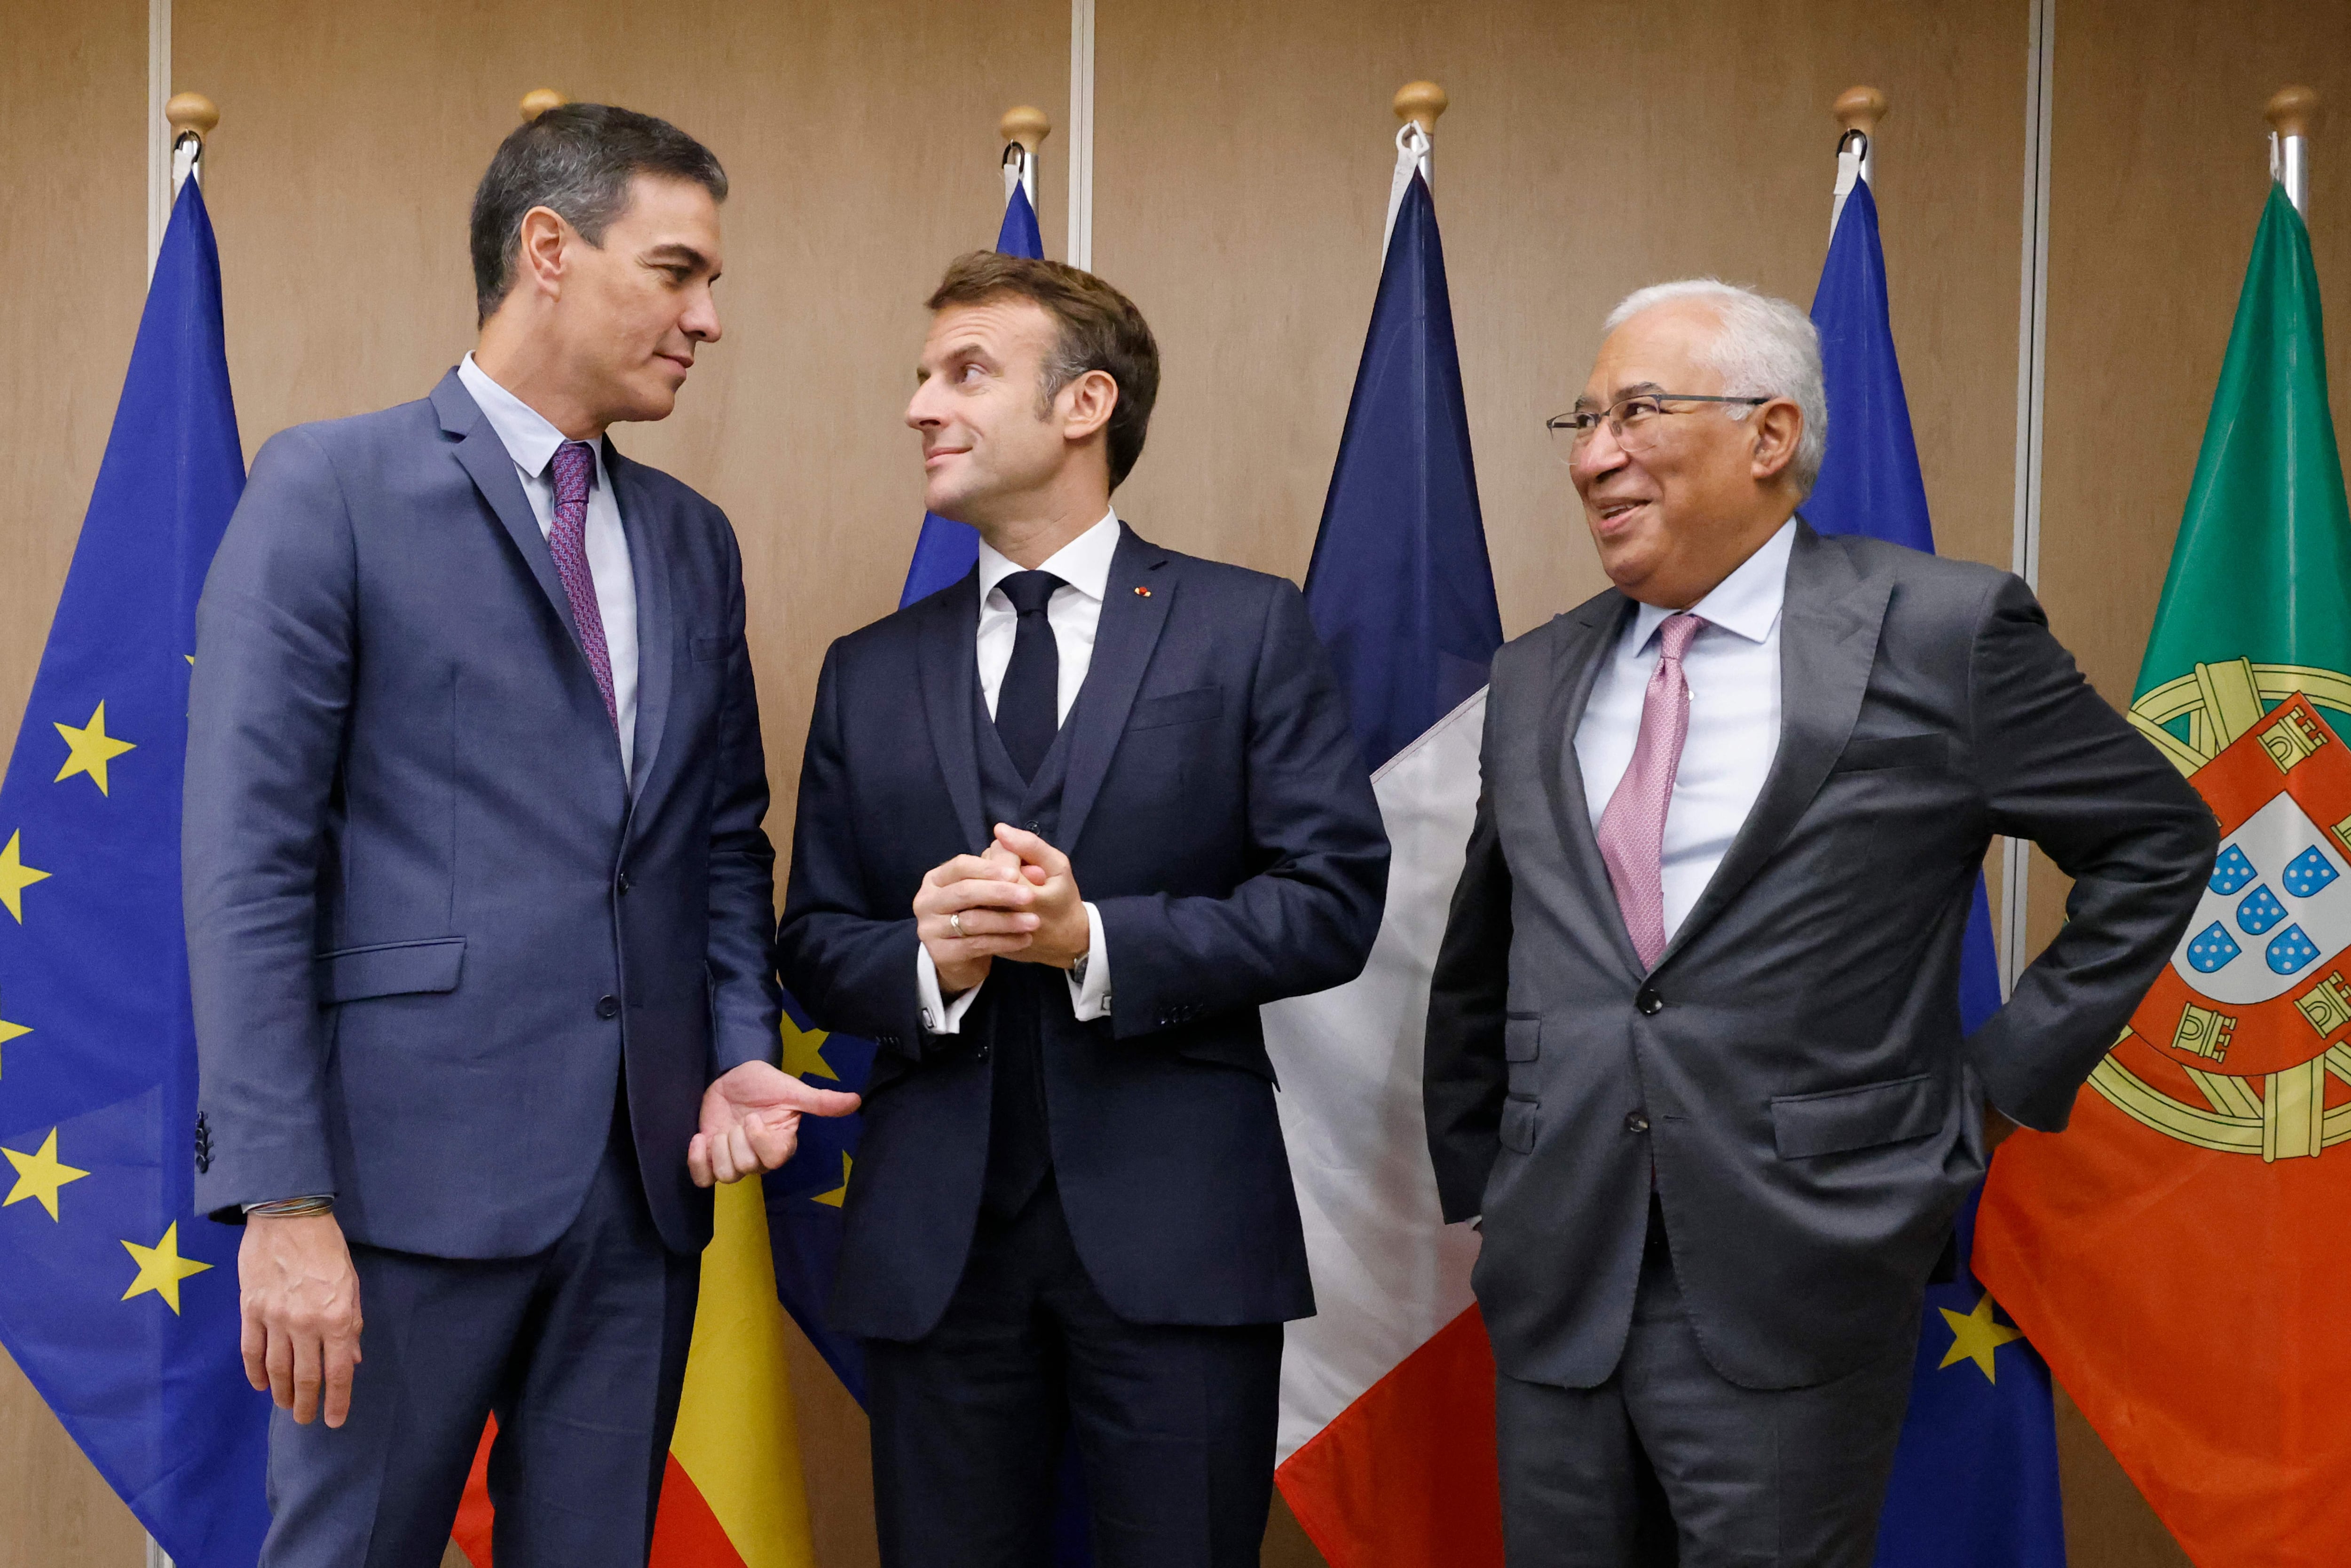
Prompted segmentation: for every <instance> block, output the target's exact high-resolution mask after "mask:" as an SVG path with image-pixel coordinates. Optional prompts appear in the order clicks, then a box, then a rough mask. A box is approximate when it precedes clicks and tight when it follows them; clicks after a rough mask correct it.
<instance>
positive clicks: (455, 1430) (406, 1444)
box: [260, 1246, 538, 1568]
mask: <svg viewBox="0 0 2351 1568" xmlns="http://www.w3.org/2000/svg"><path fill="white" fill-rule="evenodd" d="M351 1265H352V1268H353V1269H354V1270H355V1271H356V1272H357V1273H358V1275H359V1281H360V1315H361V1318H362V1320H363V1323H364V1326H363V1327H362V1328H361V1330H360V1357H361V1359H360V1364H359V1368H358V1370H357V1373H356V1375H354V1377H353V1379H352V1385H351V1409H350V1418H349V1419H348V1420H346V1421H345V1422H344V1423H343V1425H342V1426H341V1427H328V1426H327V1425H326V1423H325V1422H324V1421H323V1420H320V1421H316V1422H313V1423H311V1424H310V1425H308V1426H307V1427H306V1426H298V1425H297V1424H296V1423H295V1421H294V1418H293V1417H292V1416H289V1415H287V1413H286V1412H285V1411H283V1410H278V1411H275V1412H273V1413H272V1414H271V1416H270V1428H269V1470H268V1492H269V1511H270V1525H269V1533H268V1536H267V1538H266V1541H265V1542H264V1544H263V1546H262V1551H261V1559H260V1563H261V1568H437V1564H438V1563H440V1561H441V1555H442V1552H444V1550H445V1549H446V1548H447V1546H448V1543H449V1528H450V1525H451V1524H452V1522H453V1521H455V1518H456V1513H457V1504H458V1500H459V1499H460V1498H461V1497H463V1495H464V1493H465V1477H466V1474H467V1472H468V1471H469V1470H470V1469H472V1466H473V1460H474V1452H475V1448H477V1447H478V1446H479V1444H480V1442H481V1437H482V1423H483V1421H484V1419H485V1417H486V1416H487V1415H488V1413H489V1409H490V1405H491V1401H492V1399H493V1398H494V1396H495V1394H496V1388H497V1385H498V1380H499V1377H500V1375H501V1371H502V1369H503V1367H504V1366H505V1364H506V1362H507V1354H508V1352H509V1349H510V1347H511V1345H512V1344H513V1342H514V1336H515V1333H516V1330H517V1325H518V1324H519V1322H521V1319H522V1317H523V1314H524V1312H525V1311H526V1310H527V1307H528V1301H529V1298H530V1293H531V1288H532V1282H533V1281H534V1279H535V1278H536V1276H537V1271H538V1260H535V1259H516V1260H493V1261H487V1262H477V1261H465V1260H452V1259H446V1258H426V1257H421V1256H418V1255H416V1254H413V1253H406V1252H392V1251H386V1250H383V1249H378V1248H373V1247H364V1246H354V1247H352V1248H351Z"/></svg>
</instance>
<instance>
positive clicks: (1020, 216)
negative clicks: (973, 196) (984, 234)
mask: <svg viewBox="0 0 2351 1568" xmlns="http://www.w3.org/2000/svg"><path fill="white" fill-rule="evenodd" d="M996 248H997V249H998V251H999V252H1000V253H1002V254H1003V255H1006V256H1043V255H1044V254H1045V241H1044V238H1043V236H1042V235H1040V233H1039V231H1038V228H1037V209H1036V208H1034V207H1032V206H1030V205H1029V193H1028V192H1027V191H1026V190H1023V189H1022V188H1021V187H1020V186H1019V184H1017V183H1016V184H1015V185H1014V186H1013V187H1012V194H1011V195H1010V196H1009V197H1008V198H1007V199H1006V200H1005V203H1004V224H1003V226H1002V227H1001V228H1000V229H998V231H997V235H996ZM978 563H979V533H978V531H977V529H975V528H972V527H971V526H970V525H969V524H967V523H954V522H949V521H948V520H947V519H946V518H945V517H940V516H939V515H938V514H937V513H935V512H925V513H924V514H923V531H922V533H921V534H920V535H919V536H917V537H916V538H915V540H914V559H913V560H912V561H911V562H909V563H908V565H907V567H906V587H905V589H904V591H903V592H901V593H900V594H899V595H898V606H899V608H900V609H904V608H905V607H906V606H907V605H909V604H912V603H913V602H914V601H916V600H917V599H928V598H929V597H930V596H931V595H932V594H934V593H936V592H937V591H939V590H940V589H942V588H946V587H947V586H948V585H949V584H951V583H956V582H961V581H962V580H963V574H964V573H966V572H967V571H969V570H971V569H972V568H973V567H974V566H977V564H978Z"/></svg>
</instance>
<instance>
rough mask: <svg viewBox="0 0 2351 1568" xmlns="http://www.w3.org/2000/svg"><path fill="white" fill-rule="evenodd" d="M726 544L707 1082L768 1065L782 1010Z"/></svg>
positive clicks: (755, 739) (736, 565) (735, 573)
mask: <svg viewBox="0 0 2351 1568" xmlns="http://www.w3.org/2000/svg"><path fill="white" fill-rule="evenodd" d="M719 526H720V527H721V528H726V538H727V551H726V560H727V582H726V588H727V602H726V644H727V645H726V699H725V702H726V706H725V707H724V708H723V709H722V710H721V712H720V714H719V719H718V755H717V757H716V759H715V760H714V763H713V766H714V768H715V769H716V778H715V780H714V783H713V787H712V799H711V809H710V937H709V951H708V956H707V959H706V962H707V966H708V970H709V977H710V1051H711V1064H710V1065H711V1075H712V1076H713V1077H716V1076H718V1075H719V1074H721V1073H724V1072H726V1071H729V1070H731V1069H733V1068H737V1067H740V1066H742V1065H743V1064H744V1063H745V1062H747V1061H776V1060H777V1057H778V1052H779V1051H780V1050H781V1047H780V1045H779V1043H778V1038H777V1026H778V1022H779V1020H780V1019H781V1017H782V1013H783V1003H782V999H781V998H780V996H779V995H778V990H777V987H776V962H775V941H774V938H775V910H776V851H775V846H774V845H773V844H771V843H769V842H768V834H767V831H766V830H765V829H764V828H762V827H761V826H760V824H761V823H762V822H763V821H766V819H767V815H768V754H767V749H766V747H764V746H762V745H761V743H760V739H759V694H758V690H757V688H756V686H755V685H754V683H753V680H752V675H751V653H750V649H749V647H748V645H747V643H746V642H745V640H744V635H743V619H744V613H743V564H742V558H741V556H740V555H739V554H737V551H736V549H735V545H734V533H733V530H732V529H731V528H727V526H726V523H725V522H724V521H723V520H722V521H721V522H720V525H719Z"/></svg>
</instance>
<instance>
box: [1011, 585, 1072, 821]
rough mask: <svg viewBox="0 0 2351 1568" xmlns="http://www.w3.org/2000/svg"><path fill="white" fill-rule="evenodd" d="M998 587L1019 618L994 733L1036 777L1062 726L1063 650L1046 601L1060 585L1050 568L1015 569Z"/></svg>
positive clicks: (1023, 770)
mask: <svg viewBox="0 0 2351 1568" xmlns="http://www.w3.org/2000/svg"><path fill="white" fill-rule="evenodd" d="M1062 586H1063V584H1062V581H1061V579H1060V578H1058V577H1055V576H1054V575H1053V574H1052V573H1051V572H1050V571H1016V572H1014V573H1013V574H1012V575H1011V576H1010V577H1008V578H1006V579H1005V580H1003V581H1002V582H1001V583H999V584H998V587H1000V588H1002V589H1003V590H1004V597H1005V598H1007V599H1008V600H1010V601H1012V608H1013V609H1014V610H1015V611H1016V612H1019V617H1020V622H1019V630H1018V631H1016V632H1014V633H1013V635H1012V662H1011V663H1010V664H1007V665H1006V666H1005V667H1004V685H1002V686H1001V687H999V688H998V691H997V694H996V733H997V734H998V736H1000V737H1003V740H1004V749H1005V750H1006V751H1008V752H1009V753H1011V756H1012V766H1014V767H1015V768H1019V769H1020V777H1021V778H1023V779H1034V778H1036V777H1037V769H1038V768H1039V767H1040V766H1041V765H1042V764H1043V762H1044V760H1045V753H1046V752H1047V751H1048V750H1050V748H1051V747H1052V745H1053V734H1054V732H1055V731H1056V730H1058V729H1060V728H1061V649H1060V648H1059V647H1058V646H1056V645H1055V643H1054V642H1053V625H1052V622H1050V621H1049V620H1048V619H1046V615H1045V606H1046V605H1048V604H1049V603H1050V602H1052V599H1053V591H1054V590H1055V589H1057V588H1060V587H1062Z"/></svg>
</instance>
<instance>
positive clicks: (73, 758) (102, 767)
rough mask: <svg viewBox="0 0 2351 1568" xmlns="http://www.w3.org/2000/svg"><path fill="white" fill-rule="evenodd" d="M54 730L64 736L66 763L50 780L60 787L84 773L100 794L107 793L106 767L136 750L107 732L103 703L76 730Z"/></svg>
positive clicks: (64, 727) (63, 726)
mask: <svg viewBox="0 0 2351 1568" xmlns="http://www.w3.org/2000/svg"><path fill="white" fill-rule="evenodd" d="M56 729H57V733H58V734H59V735H60V736H63V737H65V743H66V762H65V766H64V767H62V768H58V769H57V778H55V779H52V780H50V782H52V783H56V784H62V783H64V782H65V781H66V780H67V779H70V778H72V777H73V776H74V775H75V774H77V773H81V774H87V775H88V776H89V781H90V782H91V783H93V784H95V785H97V786H98V792H99V794H101V795H105V794H110V793H111V791H110V790H109V789H107V787H106V765H107V764H108V763H110V762H111V761H113V760H114V759H115V758H118V757H120V756H121V755H122V754H123V753H124V752H126V751H136V750H138V749H139V748H138V747H137V746H136V745H134V744H133V743H131V741H128V740H117V739H116V738H115V737H112V736H110V735H109V734H107V733H106V705H105V704H104V703H103V702H101V703H99V705H98V707H97V709H96V711H95V712H93V713H92V714H91V715H90V716H89V723H88V724H86V725H84V726H82V727H80V728H79V729H76V728H75V727H73V726H72V725H69V724H60V725H57V726H56Z"/></svg>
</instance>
